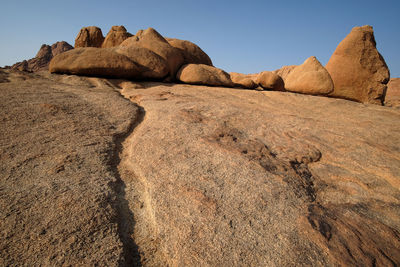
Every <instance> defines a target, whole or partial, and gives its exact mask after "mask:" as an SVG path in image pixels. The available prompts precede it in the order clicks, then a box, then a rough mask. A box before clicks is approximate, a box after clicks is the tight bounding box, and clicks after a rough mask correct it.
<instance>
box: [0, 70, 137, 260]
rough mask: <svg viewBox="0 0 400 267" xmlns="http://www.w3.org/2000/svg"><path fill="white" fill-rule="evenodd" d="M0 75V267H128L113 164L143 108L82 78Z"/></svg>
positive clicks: (128, 243)
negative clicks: (5, 81) (2, 77)
mask: <svg viewBox="0 0 400 267" xmlns="http://www.w3.org/2000/svg"><path fill="white" fill-rule="evenodd" d="M0 73H2V75H5V76H7V79H8V82H7V83H0V92H1V93H0V120H1V125H2V127H0V222H1V223H0V266H28V265H29V266H62V265H65V266H95V265H107V266H132V264H133V263H134V262H135V260H136V261H137V260H138V258H137V256H138V255H137V253H136V254H135V252H134V251H135V248H134V243H133V242H132V240H130V239H129V235H130V233H129V232H126V231H127V229H132V228H129V227H131V226H132V225H133V224H132V223H133V222H132V214H129V209H128V208H127V204H126V200H125V199H124V183H123V182H122V181H121V180H120V178H119V176H118V170H117V168H116V165H117V164H118V161H119V159H118V146H119V143H120V141H119V140H120V139H121V138H122V137H123V136H124V135H126V134H128V133H129V131H130V129H131V126H132V125H133V124H134V123H135V120H137V119H139V118H140V116H139V109H138V108H137V107H135V106H133V105H132V104H131V103H129V102H128V101H126V100H125V99H123V98H121V97H120V96H119V94H118V93H116V92H113V91H112V90H109V89H107V90H106V89H102V88H99V87H96V88H94V86H93V85H90V83H89V82H88V81H87V80H83V79H82V78H79V77H74V76H69V77H68V76H55V75H49V76H47V77H42V76H38V75H36V74H29V73H26V72H25V73H24V72H15V71H13V72H11V73H10V72H4V71H1V72H0ZM0 81H1V80H0ZM90 86H91V87H90ZM129 248H131V249H130V250H129V255H131V256H130V257H127V256H126V254H125V253H126V252H127V249H129ZM132 251H133V253H132ZM135 257H136V258H135Z"/></svg>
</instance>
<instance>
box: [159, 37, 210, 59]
mask: <svg viewBox="0 0 400 267" xmlns="http://www.w3.org/2000/svg"><path fill="white" fill-rule="evenodd" d="M165 39H166V40H167V41H168V43H169V44H170V45H172V46H173V47H175V48H178V49H179V50H180V51H181V52H182V54H183V57H184V59H185V61H184V64H205V65H210V66H212V65H213V64H212V61H211V59H210V57H209V56H208V55H207V54H206V53H205V52H204V51H203V50H202V49H201V48H200V47H199V46H197V45H196V44H194V43H192V42H189V41H186V40H180V39H174V38H165Z"/></svg>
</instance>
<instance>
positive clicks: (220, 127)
mask: <svg viewBox="0 0 400 267" xmlns="http://www.w3.org/2000/svg"><path fill="white" fill-rule="evenodd" d="M207 67H210V66H207ZM40 75H44V74H40ZM0 80H4V81H5V83H2V84H0V90H2V91H3V92H4V93H3V94H1V97H2V101H0V103H1V105H2V107H1V109H0V110H1V112H0V114H1V117H0V120H1V121H2V122H3V123H4V125H5V126H6V127H4V128H1V130H0V131H2V132H1V135H0V136H1V139H0V140H1V146H0V149H2V152H1V153H0V155H1V157H2V158H1V161H0V162H1V165H0V172H1V173H0V177H5V178H4V179H3V178H2V179H0V183H1V184H0V188H1V190H0V216H1V218H0V219H1V220H0V221H1V222H2V224H0V233H1V237H2V239H1V240H2V242H1V243H0V245H1V246H2V247H0V253H1V254H0V265H4V266H7V265H13V264H14V265H26V264H30V265H52V266H54V265H62V264H64V265H96V264H100V265H102V264H105V265H108V266H132V265H133V264H135V263H136V264H138V262H136V260H137V259H138V257H137V256H138V253H137V249H138V250H139V252H140V256H141V257H140V258H141V264H142V265H143V266H166V265H169V266H209V265H211V266H237V265H243V266H340V265H342V266H349V265H352V266H354V265H356V266H372V265H374V264H375V265H376V266H391V265H392V266H393V265H396V264H398V263H399V262H400V254H399V250H398V248H399V247H400V224H399V221H400V183H399V177H400V152H399V151H400V145H399V142H398V140H399V139H400V125H399V124H398V123H396V122H398V121H399V120H400V110H398V109H393V108H390V107H380V106H373V105H368V106H365V105H362V104H359V103H356V102H350V101H345V100H342V99H334V98H322V97H315V96H309V95H301V94H290V93H287V92H276V91H263V92H258V91H252V90H237V89H229V88H216V87H206V86H192V85H184V84H177V85H174V84H168V85H166V84H161V83H154V82H152V83H137V82H130V81H123V80H106V79H98V78H84V77H76V76H67V75H52V74H48V75H47V76H45V77H42V76H39V75H38V74H35V75H33V74H26V73H22V72H12V73H8V70H1V71H0ZM120 88H123V89H120ZM116 89H117V90H121V93H122V94H123V95H124V96H125V97H126V98H129V99H130V100H131V101H133V102H136V103H137V104H138V105H140V106H141V107H143V112H142V113H138V111H137V109H136V108H135V106H131V105H129V103H127V101H124V100H123V99H120V98H118V97H117V96H116V95H115V90H116ZM71 100H72V101H71ZM140 114H142V116H140ZM138 115H139V116H138ZM132 124H133V126H135V125H137V126H136V127H135V128H134V130H133V131H132V132H130V131H129V130H127V129H129V128H130V129H132V127H129V126H128V125H132ZM65 125H69V127H65ZM128 133H130V134H129V135H128ZM113 136H114V139H113V138H112V137H113ZM125 136H127V138H126V139H124V140H125V141H124V142H122V140H123V138H124V137H125ZM32 140H33V141H32ZM113 142H116V145H113ZM121 142H122V145H121ZM118 147H120V148H121V147H122V149H118ZM119 152H121V153H119ZM118 155H120V157H121V161H120V162H119V158H118ZM118 163H119V165H118V168H116V166H117V164H118ZM100 166H102V167H100ZM119 177H120V178H121V180H119ZM26 207H29V208H26ZM131 236H132V237H133V240H132V239H131V238H130V237H131ZM3 237H4V239H3ZM3 240H4V241H3ZM136 245H137V247H136Z"/></svg>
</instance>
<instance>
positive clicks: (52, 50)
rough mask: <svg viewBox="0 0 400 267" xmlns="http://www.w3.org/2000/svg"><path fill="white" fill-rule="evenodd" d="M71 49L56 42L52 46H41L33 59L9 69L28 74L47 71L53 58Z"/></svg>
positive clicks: (69, 46)
mask: <svg viewBox="0 0 400 267" xmlns="http://www.w3.org/2000/svg"><path fill="white" fill-rule="evenodd" d="M71 49H73V47H72V46H71V45H70V44H68V43H67V42H64V41H62V42H56V43H54V44H53V45H52V46H49V45H46V44H43V45H42V46H41V47H40V49H39V51H38V53H37V54H36V56H35V57H34V58H32V59H29V60H24V61H22V62H18V63H15V64H14V65H13V66H12V67H11V68H12V69H16V70H20V71H29V72H36V71H44V70H48V69H49V63H50V61H51V59H52V58H53V57H55V56H57V55H59V54H61V53H63V52H65V51H68V50H71Z"/></svg>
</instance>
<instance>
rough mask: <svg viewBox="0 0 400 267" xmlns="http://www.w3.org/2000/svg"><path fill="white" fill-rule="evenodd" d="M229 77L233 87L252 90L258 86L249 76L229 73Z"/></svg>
mask: <svg viewBox="0 0 400 267" xmlns="http://www.w3.org/2000/svg"><path fill="white" fill-rule="evenodd" d="M229 75H230V77H231V80H232V82H233V83H234V84H235V86H238V87H242V88H246V89H254V88H257V87H258V84H257V83H256V82H255V81H254V80H253V77H251V76H250V75H247V74H243V73H238V72H230V73H229Z"/></svg>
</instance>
